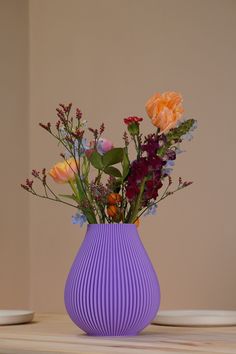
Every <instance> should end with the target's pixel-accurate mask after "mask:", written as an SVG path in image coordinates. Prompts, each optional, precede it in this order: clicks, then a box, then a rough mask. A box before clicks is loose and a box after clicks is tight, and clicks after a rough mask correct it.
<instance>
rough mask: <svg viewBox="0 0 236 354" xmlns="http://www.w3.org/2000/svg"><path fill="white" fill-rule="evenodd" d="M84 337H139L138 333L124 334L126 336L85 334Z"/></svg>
mask: <svg viewBox="0 0 236 354" xmlns="http://www.w3.org/2000/svg"><path fill="white" fill-rule="evenodd" d="M85 335H87V336H89V337H134V336H137V335H139V332H135V333H126V334H93V333H85Z"/></svg>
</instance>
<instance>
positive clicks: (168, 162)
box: [165, 160, 175, 168]
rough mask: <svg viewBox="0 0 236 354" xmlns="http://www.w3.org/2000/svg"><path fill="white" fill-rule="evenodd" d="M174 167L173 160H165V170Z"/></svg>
mask: <svg viewBox="0 0 236 354" xmlns="http://www.w3.org/2000/svg"><path fill="white" fill-rule="evenodd" d="M174 165H175V162H174V161H173V160H167V161H166V164H165V167H167V168H171V167H173V166H174Z"/></svg>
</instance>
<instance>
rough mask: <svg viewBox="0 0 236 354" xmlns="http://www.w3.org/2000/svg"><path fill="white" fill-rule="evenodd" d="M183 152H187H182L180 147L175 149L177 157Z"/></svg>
mask: <svg viewBox="0 0 236 354" xmlns="http://www.w3.org/2000/svg"><path fill="white" fill-rule="evenodd" d="M183 152H185V150H181V149H180V148H178V147H177V148H176V149H175V153H176V155H179V154H182V153H183Z"/></svg>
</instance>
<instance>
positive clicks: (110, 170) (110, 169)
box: [104, 166, 122, 177]
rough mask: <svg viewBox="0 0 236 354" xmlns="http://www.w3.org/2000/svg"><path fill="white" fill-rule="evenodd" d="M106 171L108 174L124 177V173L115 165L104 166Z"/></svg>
mask: <svg viewBox="0 0 236 354" xmlns="http://www.w3.org/2000/svg"><path fill="white" fill-rule="evenodd" d="M104 172H105V173H106V174H107V175H110V176H114V177H122V174H121V173H120V171H119V170H118V168H115V167H113V166H107V167H105V168H104Z"/></svg>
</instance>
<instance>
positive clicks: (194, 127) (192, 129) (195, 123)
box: [189, 120, 197, 132]
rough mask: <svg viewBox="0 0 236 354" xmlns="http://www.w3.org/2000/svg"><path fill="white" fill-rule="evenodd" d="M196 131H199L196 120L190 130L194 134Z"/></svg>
mask: <svg viewBox="0 0 236 354" xmlns="http://www.w3.org/2000/svg"><path fill="white" fill-rule="evenodd" d="M195 129H197V121H196V120H195V121H194V123H193V125H192V126H191V128H190V129H189V131H190V132H193V131H194V130H195Z"/></svg>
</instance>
